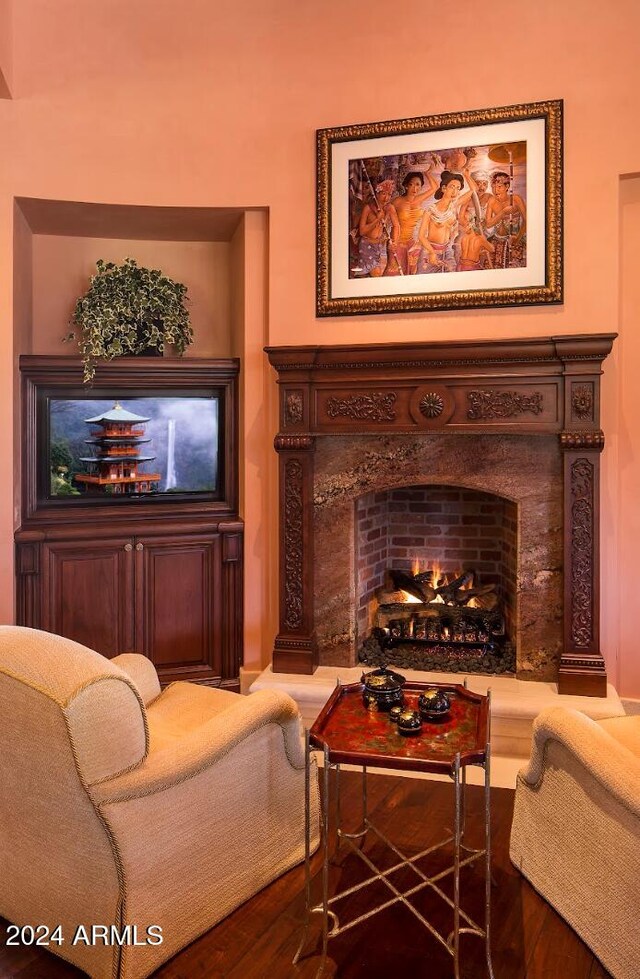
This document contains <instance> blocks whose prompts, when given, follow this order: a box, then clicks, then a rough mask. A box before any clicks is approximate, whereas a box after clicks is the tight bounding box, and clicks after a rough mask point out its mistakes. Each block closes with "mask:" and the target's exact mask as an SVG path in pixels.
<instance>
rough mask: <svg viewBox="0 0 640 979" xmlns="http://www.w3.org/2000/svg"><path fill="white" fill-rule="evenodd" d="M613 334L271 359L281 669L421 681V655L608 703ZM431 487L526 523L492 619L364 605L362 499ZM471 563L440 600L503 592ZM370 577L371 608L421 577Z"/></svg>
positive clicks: (463, 607) (456, 607) (454, 605)
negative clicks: (603, 622) (605, 620)
mask: <svg viewBox="0 0 640 979" xmlns="http://www.w3.org/2000/svg"><path fill="white" fill-rule="evenodd" d="M615 336H616V335H615V334H612V333H607V334H605V333H594V334H574V335H566V336H547V337H527V338H521V339H512V340H487V341H454V342H434V343H413V344H412V343H404V344H371V345H348V346H347V345H345V346H302V347H268V348H266V349H267V353H268V356H269V360H270V363H271V364H272V366H273V367H275V369H276V371H277V374H278V385H279V389H280V396H279V402H280V423H279V432H278V434H277V436H276V438H275V443H274V445H275V448H276V451H277V453H278V457H279V469H280V541H279V549H280V562H279V585H280V612H279V618H280V622H279V630H278V635H277V636H276V639H275V644H274V651H273V670H274V672H276V673H278V672H282V673H313V672H314V670H315V668H316V666H317V665H318V664H323V665H328V666H329V665H332V666H334V665H344V666H347V667H353V666H355V665H356V664H357V662H358V660H359V658H360V657H362V656H364V658H365V659H366V661H367V662H369V663H371V664H373V665H378V664H379V663H380V662H381V658H382V657H383V658H384V660H385V661H386V662H389V663H396V662H400V661H402V662H403V664H404V665H409V666H413V665H414V660H413V659H412V657H416V660H415V662H416V663H417V662H418V659H419V661H420V667H419V668H421V669H436V668H438V669H448V670H451V671H454V672H455V671H460V672H471V671H473V672H487V671H489V672H515V675H516V677H517V678H518V679H532V680H544V681H555V682H557V683H558V688H559V692H560V693H570V694H577V695H583V696H585V695H586V696H606V670H605V664H604V659H603V656H602V652H601V649H600V615H599V604H600V578H599V559H600V555H599V546H600V542H599V533H600V531H599V525H600V485H599V476H600V454H601V452H602V450H603V448H604V433H603V432H602V430H601V428H600V376H601V374H602V364H603V361H604V360H605V358H606V357H607V355H608V354H609V352H610V351H611V348H612V346H613V342H614V340H615ZM433 486H439V487H441V488H442V487H448V488H450V489H451V491H452V492H454V491H455V492H462V493H465V492H470V493H476V494H490V495H491V496H492V497H493V498H496V499H501V500H503V501H505V503H504V505H505V507H507V508H508V507H509V506H511V507H513V508H515V510H514V512H515V513H516V514H517V517H516V523H517V548H516V552H517V553H516V555H515V558H514V563H513V566H512V567H511V568H510V570H509V571H508V573H507V575H506V579H507V580H506V582H505V576H504V575H503V576H502V580H501V581H500V580H498V582H497V585H498V587H497V588H496V591H495V594H496V595H497V597H498V599H499V601H498V603H497V604H496V606H495V608H493V609H488V608H482V607H481V608H480V609H477V608H476V609H475V610H474V609H472V608H469V607H468V605H469V603H467V602H465V603H464V604H460V603H459V602H458V601H456V600H454V601H452V602H444V603H443V607H442V608H440V609H437V610H436V611H435V613H434V610H433V603H432V601H431V600H427V601H422V600H421V599H420V598H418V602H419V604H420V606H421V607H418V605H417V604H416V603H415V602H414V603H406V602H394V601H393V600H389V598H388V597H387V598H385V599H384V600H383V601H382V602H381V601H380V598H379V597H378V600H377V603H374V605H373V606H371V607H370V606H369V605H368V598H367V602H364V603H363V601H362V595H361V594H360V592H359V584H358V576H359V574H360V573H361V567H360V563H361V558H362V557H364V558H368V555H367V554H365V553H364V552H363V553H360V552H359V550H358V547H359V545H358V539H357V538H358V533H359V529H358V527H357V519H358V517H357V507H358V501H359V500H361V499H363V498H366V497H369V498H373V500H374V502H375V500H376V498H377V497H378V495H379V494H389V493H392V494H393V493H396V494H397V493H400V492H402V491H404V490H405V489H406V488H407V487H409V488H420V489H423V488H425V487H427V488H431V487H433ZM414 523H418V521H414ZM375 530H376V528H375V527H373V528H372V529H371V533H372V538H371V539H369V540H368V541H367V546H370V547H371V553H373V549H375V547H376V543H375V539H374V538H375ZM445 530H446V528H443V530H442V532H441V533H442V536H444V534H445ZM481 530H482V520H481V521H479V527H478V532H477V534H478V537H479V538H480V537H482V536H483V535H482V534H481ZM406 536H407V538H411V537H412V536H416V535H414V533H413V529H412V526H409V527H408V532H407V535H406ZM418 536H419V535H418ZM453 536H454V537H455V535H453ZM487 539H488V536H487ZM409 543H410V541H409V542H408V543H407V546H409ZM466 549H467V550H471V548H469V547H467V548H466ZM490 549H491V548H490V547H488V548H487V550H490ZM460 550H461V555H460V557H461V559H460V560H457V558H456V559H455V563H454V564H453V566H452V563H453V562H454V555H449V556H448V557H449V558H450V560H449V566H447V567H445V569H444V570H445V573H446V576H447V582H446V584H445V585H444V587H448V586H449V585H453V583H454V580H455V577H456V575H455V574H453V572H454V571H455V572H457V576H458V577H463V578H465V576H468V575H470V574H471V573H472V572H475V573H474V575H473V578H472V580H471V584H470V587H471V588H473V589H483V588H485V587H486V586H487V585H489V584H493V583H496V582H495V581H494V578H493V577H492V576H491V574H490V573H489V571H488V569H487V568H485V567H483V566H482V565H483V563H485V562H484V559H483V558H482V556H481V554H482V552H481V549H479V552H480V558H479V559H476V556H475V554H474V555H473V556H471V555H470V556H469V558H468V559H467V558H466V557H465V556H464V554H462V551H464V550H465V548H463V547H462V545H460ZM445 556H446V549H445ZM407 557H408V555H407ZM422 557H423V558H428V557H429V554H425V553H424V552H423V553H422ZM387 558H389V559H387ZM487 563H490V562H489V561H487ZM366 570H367V575H368V577H367V580H366V581H365V584H364V590H365V592H367V591H368V597H370V596H371V594H373V593H375V592H376V590H377V589H379V588H386V589H387V591H389V590H393V589H389V587H388V585H389V582H388V581H385V580H382V579H383V577H384V572H385V571H387V570H388V571H392V572H398V571H404V572H405V573H406V574H408V575H409V576H410V577H415V575H416V572H415V571H413V570H412V568H411V565H410V563H408V562H406V561H403V560H401V559H400V555H394V554H391V553H389V555H387V556H385V555H384V554H382V553H381V554H380V557H379V560H378V561H376V562H375V566H374V569H373V571H372V570H371V568H370V567H369V568H367V569H366ZM427 570H428V569H427V568H425V567H422V568H420V569H419V571H418V572H417V573H418V574H424V573H425V572H426V571H427ZM450 575H452V577H453V579H454V580H453V581H452V578H450V577H449V576H450ZM498 577H500V576H498ZM377 579H379V580H377ZM391 584H392V585H393V584H394V583H393V582H391ZM423 584H424V582H423ZM467 584H468V582H467ZM429 587H432V588H434V590H435V589H436V588H440V587H442V585H441V584H440V583H438V584H436V585H434V583H433V581H431V582H430V583H429ZM459 590H463V589H462V585H461V584H458V585H456V588H455V589H454V591H459ZM485 594H487V595H488V594H489V592H486V593H485ZM476 597H478V596H476ZM480 597H481V596H480ZM410 604H413V606H414V607H413V608H411V607H405V606H407V605H410ZM480 604H481V605H482V603H480ZM374 606H375V607H374ZM369 608H370V609H371V610H370V611H369V610H368V609H369ZM489 613H495V615H489ZM445 630H447V633H446V634H445ZM402 657H404V659H401V658H402ZM436 664H437V666H436Z"/></svg>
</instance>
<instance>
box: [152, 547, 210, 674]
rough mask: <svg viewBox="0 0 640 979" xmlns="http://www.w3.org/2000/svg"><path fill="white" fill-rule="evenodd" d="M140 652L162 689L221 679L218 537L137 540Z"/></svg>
mask: <svg viewBox="0 0 640 979" xmlns="http://www.w3.org/2000/svg"><path fill="white" fill-rule="evenodd" d="M135 548H136V549H135V555H136V574H135V581H136V587H135V595H136V598H135V609H136V611H135V629H136V631H135V639H136V649H137V650H138V652H141V653H144V654H145V655H146V656H148V657H149V659H150V660H151V661H152V662H153V663H154V664H155V667H156V669H157V670H158V674H159V676H160V680H161V681H162V683H169V682H171V681H173V680H200V681H201V682H205V683H213V684H218V683H219V682H220V678H221V643H220V625H221V600H220V595H221V544H220V535H219V534H194V535H190V534H180V535H177V534H176V535H175V536H166V537H148V538H145V537H138V538H136V543H135Z"/></svg>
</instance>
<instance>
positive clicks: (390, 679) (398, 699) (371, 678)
mask: <svg viewBox="0 0 640 979" xmlns="http://www.w3.org/2000/svg"><path fill="white" fill-rule="evenodd" d="M361 682H362V683H363V685H364V689H363V691H362V701H363V703H364V706H365V707H366V708H367V709H368V710H380V711H389V710H391V708H392V707H393V706H394V705H395V704H399V705H400V706H402V704H403V703H404V696H403V693H402V688H403V686H404V685H405V683H406V679H405V677H403V676H402V675H401V674H400V673H395V672H394V671H393V670H390V669H388V668H387V667H386V666H381V667H380V669H378V670H372V671H371V672H370V673H363V674H362V680H361Z"/></svg>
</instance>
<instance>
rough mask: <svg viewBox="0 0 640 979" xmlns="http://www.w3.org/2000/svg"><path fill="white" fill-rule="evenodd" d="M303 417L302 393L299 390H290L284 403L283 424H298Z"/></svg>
mask: <svg viewBox="0 0 640 979" xmlns="http://www.w3.org/2000/svg"><path fill="white" fill-rule="evenodd" d="M302 417H303V404H302V395H301V394H300V392H299V391H290V392H289V394H288V395H287V397H286V399H285V403H284V421H285V425H299V424H300V422H301V421H302Z"/></svg>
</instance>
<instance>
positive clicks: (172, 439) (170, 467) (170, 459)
mask: <svg viewBox="0 0 640 979" xmlns="http://www.w3.org/2000/svg"><path fill="white" fill-rule="evenodd" d="M175 448H176V420H175V418H170V419H169V430H168V432H167V482H166V484H165V487H164V488H165V490H171V489H175V488H176V486H177V485H178V484H177V480H176V459H175Z"/></svg>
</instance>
